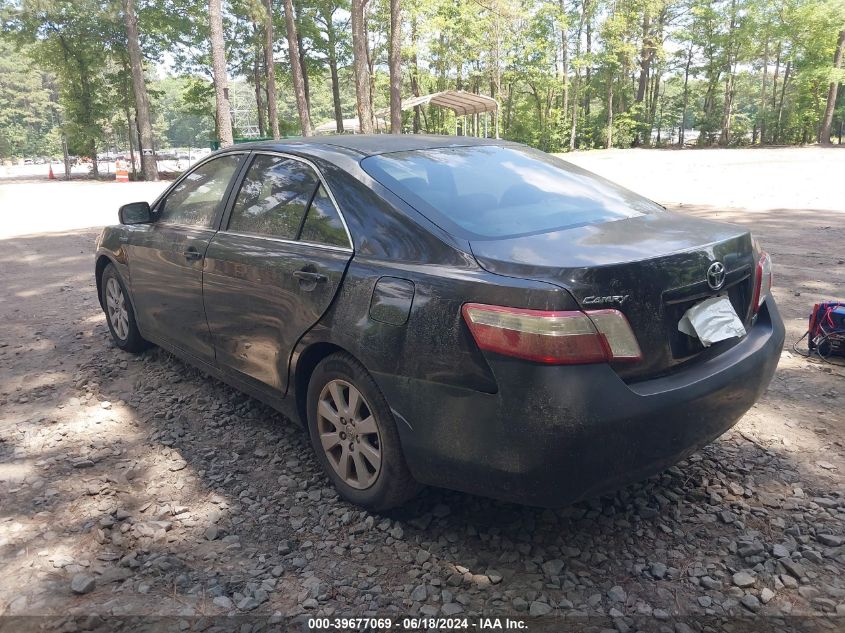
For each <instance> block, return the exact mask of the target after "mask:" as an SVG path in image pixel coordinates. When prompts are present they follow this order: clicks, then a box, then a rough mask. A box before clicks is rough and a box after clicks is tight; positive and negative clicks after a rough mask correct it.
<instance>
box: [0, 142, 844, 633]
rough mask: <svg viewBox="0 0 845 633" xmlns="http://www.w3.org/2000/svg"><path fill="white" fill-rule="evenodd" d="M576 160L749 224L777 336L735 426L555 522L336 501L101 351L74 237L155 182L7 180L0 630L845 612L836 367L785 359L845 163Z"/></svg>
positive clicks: (211, 404) (147, 365) (177, 378)
mask: <svg viewBox="0 0 845 633" xmlns="http://www.w3.org/2000/svg"><path fill="white" fill-rule="evenodd" d="M567 159H568V160H572V161H573V162H576V163H578V164H581V165H583V166H585V167H587V168H589V169H592V170H595V171H597V172H599V173H601V174H603V175H606V176H608V177H610V178H612V179H613V180H616V181H618V182H621V183H622V184H625V185H627V186H629V187H631V188H633V189H635V190H637V191H640V192H642V193H644V194H646V195H648V196H650V197H652V198H654V199H656V200H658V201H660V202H663V203H665V204H667V205H669V206H671V207H673V208H677V209H678V210H680V211H681V212H682V213H688V214H691V215H696V216H701V217H708V218H716V219H721V220H726V221H730V222H735V223H737V224H741V225H744V226H748V227H750V228H751V229H752V230H753V231H754V233H755V235H757V236H758V237H759V239H760V240H761V242H762V243H763V245H764V246H765V248H766V249H767V250H768V251H769V252H770V253H771V254H772V257H773V259H774V265H775V268H774V275H775V290H774V294H775V297H776V299H777V302H778V304H779V306H780V309H781V312H782V314H783V317H784V319H785V321H786V324H787V342H786V344H785V348H784V351H783V353H782V357H781V362H780V366H779V368H778V371H777V374H776V376H775V378H774V380H773V382H772V384H771V386H770V388H769V390H768V392H767V393H766V394H765V396H764V397H763V398H762V400H761V401H760V402H759V403H758V404H757V405H756V406H755V407H753V408H752V409H751V410H750V411H749V412H748V414H747V415H746V416H745V417H744V418H743V419H742V420H741V421H740V423H739V424H738V425H737V426H736V427H735V428H734V429H733V430H732V431H730V432H729V433H727V434H726V435H724V436H723V437H722V438H720V439H718V440H717V441H716V442H714V443H713V444H712V445H710V446H708V447H706V448H705V449H703V450H702V451H700V452H698V453H696V454H695V455H693V456H692V457H691V458H690V459H688V460H686V461H685V462H683V463H681V464H678V465H677V466H676V467H673V468H671V469H669V470H668V471H666V472H664V473H662V474H661V475H658V476H655V477H653V478H651V479H650V480H648V481H645V482H642V483H640V484H636V485H633V486H629V487H627V488H625V489H623V490H621V491H619V492H618V493H616V494H614V495H610V496H607V497H603V498H600V499H594V500H591V501H589V502H585V503H580V504H577V505H575V506H572V507H569V508H563V509H561V510H557V511H549V510H540V509H535V508H528V507H523V506H519V505H513V504H504V503H498V502H494V501H490V500H486V499H481V498H478V497H473V496H470V495H465V494H460V493H454V492H448V491H443V490H434V489H429V490H426V491H424V492H423V493H422V494H421V495H420V496H419V497H418V498H417V499H416V500H414V501H413V502H412V503H410V504H409V505H408V506H407V507H406V508H403V509H401V510H399V511H395V512H392V513H390V514H388V515H371V514H369V513H367V512H364V511H361V510H360V509H358V508H356V507H353V506H351V505H349V504H347V503H345V502H343V501H341V500H339V499H338V498H337V496H336V494H335V493H334V491H333V490H332V489H331V488H330V486H329V483H328V480H327V479H326V478H325V477H324V476H323V475H322V474H321V473H320V471H319V468H318V466H317V464H316V462H315V460H314V459H313V458H312V456H311V453H310V448H309V446H308V443H307V441H306V438H305V437H304V435H303V434H302V432H301V430H300V429H299V427H298V426H297V424H296V423H293V422H289V421H286V420H284V419H283V418H282V417H281V416H280V415H278V414H276V413H275V412H273V411H271V410H269V409H267V408H266V407H264V406H262V405H260V404H259V403H257V402H256V401H254V400H252V399H250V398H248V397H246V396H243V395H240V394H238V393H237V392H235V391H233V390H231V389H229V388H228V387H226V386H224V385H223V384H221V383H219V382H217V381H215V380H212V379H210V378H207V377H205V376H203V375H202V374H201V373H199V372H198V371H196V370H194V369H192V368H190V367H188V366H186V365H185V364H184V363H182V362H181V361H179V360H177V359H175V358H173V357H172V356H170V355H168V354H166V353H164V352H162V351H160V350H151V351H149V352H147V353H145V354H143V355H141V356H131V355H128V354H125V353H123V352H120V351H119V350H117V349H116V348H115V347H114V346H113V345H112V344H111V342H110V340H109V336H108V331H107V328H106V325H105V320H104V317H103V315H102V312H101V311H100V308H99V305H98V302H97V298H96V296H95V288H94V280H93V258H92V248H93V241H94V237H95V235H96V230H94V229H90V228H84V227H88V226H95V225H98V224H102V223H103V222H106V221H109V220H108V218H109V217H114V216H115V212H114V209H115V208H116V205H117V204H119V203H121V202H127V201H131V200H132V199H136V198H144V197H146V198H147V199H152V198H153V197H155V195H156V194H157V192H158V191H160V189H161V187H163V185H156V184H151V185H143V184H139V185H134V184H133V185H123V184H105V183H55V182H49V183H46V182H45V183H30V184H20V183H14V184H3V183H2V182H0V219H2V223H0V226H2V227H3V231H4V232H3V233H2V234H0V238H2V239H0V288H2V293H0V614H5V615H35V614H51V615H55V616H56V617H57V618H59V619H61V618H66V617H77V616H87V615H89V614H99V615H102V616H107V615H124V614H139V615H147V614H152V615H169V616H179V617H180V618H182V620H180V622H185V627H187V626H190V625H191V624H190V623H194V624H196V622H197V620H196V619H195V618H196V617H197V616H216V615H220V614H253V615H254V614H266V615H269V614H277V616H279V615H282V616H296V615H299V614H321V615H326V616H330V617H342V616H367V615H376V614H378V615H382V616H384V615H393V616H398V615H432V616H433V615H447V616H448V615H459V616H463V615H466V616H475V615H480V614H484V615H500V616H501V615H507V614H509V615H512V616H534V617H538V618H539V617H543V618H544V620H542V621H538V622H549V621H551V622H557V620H554V619H553V618H555V617H566V618H568V620H567V621H569V622H590V623H594V622H597V621H596V620H595V619H593V618H595V617H599V616H601V617H604V618H609V619H608V620H607V625H608V626H609V627H610V628H611V629H613V630H618V631H623V632H624V631H627V630H633V629H634V628H638V627H640V628H641V626H640V625H641V623H642V622H643V619H645V621H647V622H656V623H658V624H661V625H666V626H669V627H670V628H667V629H666V630H675V631H686V630H690V629H692V630H698V629H701V627H702V626H703V625H704V624H707V623H708V622H710V620H711V619H714V620H715V619H718V618H731V619H732V618H736V617H739V616H755V617H761V616H774V615H793V616H802V617H803V618H804V620H805V621H807V622H811V623H815V622H817V621H818V622H820V620H814V619H811V617H810V616H820V615H833V616H835V615H839V616H845V389H843V386H845V367H842V366H835V365H830V364H825V363H822V362H820V361H818V360H808V359H805V358H803V357H801V356H799V355H798V354H796V353H794V352H793V351H792V348H791V346H792V343H793V342H794V341H795V340H797V339H798V338H799V337H800V336H801V334H802V333H803V332H804V330H805V328H806V320H807V315H808V312H809V309H810V307H811V306H812V304H813V303H814V302H816V301H819V300H822V299H834V298H839V299H845V247H844V246H843V244H845V191H844V190H843V189H842V183H843V179H842V174H845V150H836V149H831V150H821V149H784V150H719V151H715V150H714V151H684V152H676V151H647V150H631V151H611V152H594V153H585V154H576V155H570V156H568V157H567ZM588 616H590V617H588ZM192 617H193V618H194V619H193V620H192V619H191V618H192ZM85 622H86V625H85V626H84V627H78V628H88V629H97V628H98V627H102V626H104V625H103V621H102V620H97V619H94V620H91V619H90V618H89V619H87V620H85ZM77 624H78V623H77ZM77 624H74V626H77ZM180 626H181V625H180ZM204 626H205V627H206V628H207V626H208V623H207V622H206V624H205V625H204ZM555 626H556V625H555ZM834 626H835V625H834ZM684 627H686V628H684ZM198 628H202V627H200V626H198ZM599 628H601V627H599ZM0 629H2V625H0ZM68 630H70V629H68Z"/></svg>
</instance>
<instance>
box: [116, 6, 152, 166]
mask: <svg viewBox="0 0 845 633" xmlns="http://www.w3.org/2000/svg"><path fill="white" fill-rule="evenodd" d="M123 20H124V23H125V25H126V49H127V52H128V53H129V66H130V67H131V68H132V92H133V93H134V94H135V113H136V116H137V120H138V132H139V136H140V139H141V148H140V149H141V173H142V175H143V177H144V180H158V166H157V165H156V157H155V150H154V148H153V125H152V122H151V121H150V98H149V95H147V84H146V82H145V81H144V62H143V59H142V56H141V43H140V41H139V38H138V17H137V16H136V15H135V0H123Z"/></svg>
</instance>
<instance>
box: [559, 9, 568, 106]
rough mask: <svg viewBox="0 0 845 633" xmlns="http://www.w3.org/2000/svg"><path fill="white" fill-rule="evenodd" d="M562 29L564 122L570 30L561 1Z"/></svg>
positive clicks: (566, 104) (561, 54)
mask: <svg viewBox="0 0 845 633" xmlns="http://www.w3.org/2000/svg"><path fill="white" fill-rule="evenodd" d="M560 13H561V27H560V57H561V65H562V67H563V68H562V70H563V77H562V79H563V107H562V111H563V120H564V121H566V113H567V111H568V110H569V30H568V29H567V28H566V2H565V0H560Z"/></svg>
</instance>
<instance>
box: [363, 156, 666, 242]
mask: <svg viewBox="0 0 845 633" xmlns="http://www.w3.org/2000/svg"><path fill="white" fill-rule="evenodd" d="M361 166H362V167H363V168H364V170H365V171H366V172H367V173H368V174H370V175H371V176H372V177H373V178H375V179H376V180H377V181H379V182H380V183H381V184H383V185H384V186H385V187H387V188H388V189H390V190H391V191H392V192H393V193H395V194H396V195H397V196H399V197H400V198H402V199H403V200H404V201H405V202H407V203H408V204H410V205H411V206H412V207H414V208H416V209H417V210H418V211H420V212H421V213H423V215H425V216H427V217H428V219H429V220H431V221H432V222H434V223H435V224H438V225H439V226H441V227H442V228H444V229H446V230H450V231H452V232H457V233H458V234H464V236H465V237H467V238H469V239H473V238H476V239H477V238H503V237H515V236H518V235H527V234H531V233H545V232H548V231H553V230H558V229H566V228H571V227H574V226H583V225H585V224H596V223H600V222H610V221H613V220H621V219H624V218H633V217H637V216H640V215H643V214H646V213H653V212H655V211H661V210H662V207H660V206H659V205H657V204H656V203H654V202H651V201H650V200H647V199H646V198H643V197H642V196H639V195H637V194H635V193H633V192H631V191H628V190H627V189H623V188H622V187H620V186H618V185H615V184H613V183H612V182H610V181H608V180H605V179H604V178H601V177H600V176H596V175H595V174H591V173H589V172H587V171H585V170H583V169H580V168H578V167H575V166H574V165H570V164H569V163H566V162H564V161H562V160H559V159H557V158H555V157H554V156H550V155H548V154H545V153H543V152H539V151H535V150H531V149H527V148H513V147H500V146H496V145H477V146H472V147H444V148H438V149H426V150H414V151H408V152H395V153H388V154H380V155H377V156H370V157H369V158H365V159H364V160H363V161H361ZM456 229H457V230H456Z"/></svg>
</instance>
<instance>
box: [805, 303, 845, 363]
mask: <svg viewBox="0 0 845 633" xmlns="http://www.w3.org/2000/svg"><path fill="white" fill-rule="evenodd" d="M807 339H808V342H807V345H808V347H809V348H810V351H812V350H814V349H815V350H816V352H817V353H818V355H819V356H822V357H827V356H831V355H836V356H845V302H841V301H826V302H824V303H817V304H816V305H815V306H813V311H812V313H810V327H809V336H808V337H807Z"/></svg>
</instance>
